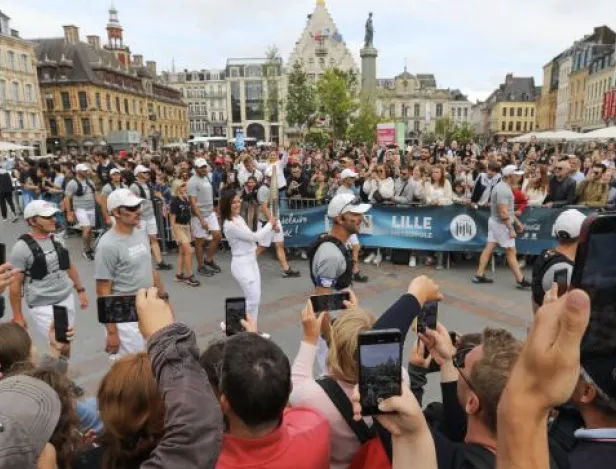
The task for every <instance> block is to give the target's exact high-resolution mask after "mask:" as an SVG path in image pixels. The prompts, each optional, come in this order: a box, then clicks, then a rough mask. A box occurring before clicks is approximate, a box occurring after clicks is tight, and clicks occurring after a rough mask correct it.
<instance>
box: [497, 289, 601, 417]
mask: <svg viewBox="0 0 616 469" xmlns="http://www.w3.org/2000/svg"><path fill="white" fill-rule="evenodd" d="M589 317H590V298H589V297H588V295H587V294H586V293H585V292H584V291H582V290H573V291H571V292H569V293H568V294H567V295H564V296H563V297H561V298H559V299H558V300H556V301H554V302H552V303H548V304H547V305H544V306H542V307H541V308H540V309H539V310H538V311H537V313H536V315H535V321H534V322H533V325H532V326H531V329H530V332H529V334H528V337H527V338H526V342H525V343H524V347H523V348H522V352H521V353H520V357H519V358H518V360H517V362H516V365H515V366H514V368H513V370H512V372H511V375H510V377H509V381H508V382H507V386H506V387H505V390H504V391H503V396H502V397H501V401H500V403H499V406H498V413H499V415H500V414H501V413H503V414H508V413H509V412H519V411H530V412H533V414H532V415H533V416H535V417H536V416H537V414H542V415H547V413H548V412H549V410H550V409H551V408H553V407H556V406H557V405H560V404H562V403H564V402H566V401H567V400H568V399H569V398H570V397H571V394H572V393H573V390H574V388H575V385H576V384H577V382H578V379H579V373H580V344H581V341H582V336H583V335H584V331H585V330H586V327H587V326H588V320H589ZM535 412H536V413H537V414H535Z"/></svg>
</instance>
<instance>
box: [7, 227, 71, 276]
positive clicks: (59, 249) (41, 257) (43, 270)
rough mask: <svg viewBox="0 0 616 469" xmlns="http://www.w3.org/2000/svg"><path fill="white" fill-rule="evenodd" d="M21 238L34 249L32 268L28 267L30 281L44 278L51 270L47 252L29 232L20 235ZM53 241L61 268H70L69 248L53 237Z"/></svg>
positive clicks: (27, 272) (31, 249)
mask: <svg viewBox="0 0 616 469" xmlns="http://www.w3.org/2000/svg"><path fill="white" fill-rule="evenodd" d="M19 239H20V240H22V241H23V242H24V243H26V244H27V245H28V248H30V251H32V256H33V258H34V259H33V261H32V265H31V266H30V268H29V269H26V272H25V275H26V277H30V281H32V280H42V279H44V278H45V277H46V276H47V275H48V274H49V273H50V272H49V269H48V268H47V258H46V257H45V253H44V252H43V249H42V248H41V246H40V244H39V243H37V242H36V241H35V240H34V238H33V237H32V236H31V235H29V234H24V235H22V236H20V237H19ZM51 242H52V243H53V246H54V248H55V250H56V255H57V256H58V265H59V269H60V270H68V269H69V268H70V266H71V261H70V256H69V253H68V250H67V249H65V248H64V246H62V245H61V244H60V243H58V242H57V241H56V240H55V239H53V238H51ZM51 273H53V272H51Z"/></svg>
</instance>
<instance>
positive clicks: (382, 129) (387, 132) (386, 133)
mask: <svg viewBox="0 0 616 469" xmlns="http://www.w3.org/2000/svg"><path fill="white" fill-rule="evenodd" d="M376 143H377V145H382V146H385V145H395V144H396V125H395V124H377V126H376Z"/></svg>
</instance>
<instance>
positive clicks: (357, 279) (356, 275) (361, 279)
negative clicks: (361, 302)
mask: <svg viewBox="0 0 616 469" xmlns="http://www.w3.org/2000/svg"><path fill="white" fill-rule="evenodd" d="M353 281H354V282H358V283H366V282H367V281H368V277H367V276H365V275H364V274H362V273H361V272H356V273H354V274H353Z"/></svg>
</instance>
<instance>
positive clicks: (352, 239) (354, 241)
mask: <svg viewBox="0 0 616 469" xmlns="http://www.w3.org/2000/svg"><path fill="white" fill-rule="evenodd" d="M346 245H347V246H348V247H350V246H359V238H358V237H357V235H356V234H352V235H351V236H349V239H347V242H346Z"/></svg>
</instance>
